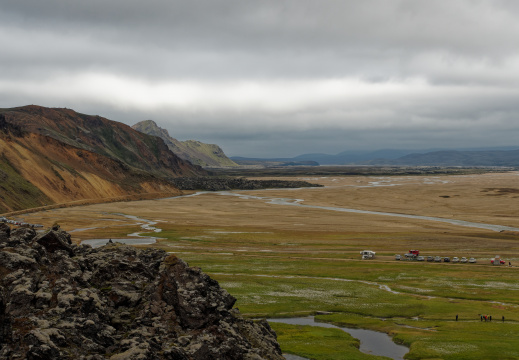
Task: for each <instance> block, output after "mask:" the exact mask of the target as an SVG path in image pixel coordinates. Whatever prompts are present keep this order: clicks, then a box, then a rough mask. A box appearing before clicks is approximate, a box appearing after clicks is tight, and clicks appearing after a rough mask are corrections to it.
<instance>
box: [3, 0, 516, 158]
mask: <svg viewBox="0 0 519 360" xmlns="http://www.w3.org/2000/svg"><path fill="white" fill-rule="evenodd" d="M0 9H1V10H2V11H0V43H1V44H2V45H3V50H2V57H0V66H1V68H2V72H1V76H0V106H2V107H12V106H19V105H26V104H40V105H44V106H55V107H70V108H73V109H75V110H77V111H80V112H84V113H89V114H99V115H102V116H105V117H108V118H111V119H113V120H117V121H121V122H125V123H128V124H130V125H131V124H133V123H135V122H137V121H140V120H143V119H149V118H151V119H154V120H155V121H156V122H157V123H158V124H159V125H161V126H162V127H165V128H167V129H168V130H169V131H170V133H171V135H172V136H174V137H177V138H179V139H181V140H185V139H188V138H194V139H197V140H202V141H206V142H212V143H218V144H219V145H221V146H222V147H223V148H224V150H225V151H226V152H227V153H228V154H230V155H243V156H293V155H298V154H301V153H306V152H327V153H337V152H340V151H343V150H348V149H379V148H388V147H391V148H427V147H466V146H485V145H487V146H498V145H515V144H516V140H515V136H514V135H515V134H516V133H517V130H518V129H517V128H518V127H519V125H517V124H518V122H517V121H516V119H517V118H518V116H517V115H518V114H519V101H517V100H518V98H519V97H518V95H519V90H518V89H519V88H518V86H517V85H518V83H519V50H518V49H517V46H515V43H516V39H517V38H518V35H519V23H518V22H517V21H516V19H517V18H518V15H519V3H517V2H516V1H505V0H503V1H499V0H497V1H496V0H494V1H490V0H458V1H445V0H438V1H422V0H377V1H375V0H365V1H338V0H337V1H332V0H321V1H301V0H298V1H295V0H294V1H274V0H267V1H243V0H239V1H238V0H236V1H230V0H212V1H200V0H190V1H162V0H150V1H147V2H142V1H129V0H124V1H123V0H112V1H109V2H106V1H98V0H90V1H86V2H85V1H84V2H79V1H76V0H74V1H64V0H49V1H45V2H42V1H36V0H33V1H30V0H27V1H19V0H16V1H13V0H7V1H3V2H2V5H0Z"/></svg>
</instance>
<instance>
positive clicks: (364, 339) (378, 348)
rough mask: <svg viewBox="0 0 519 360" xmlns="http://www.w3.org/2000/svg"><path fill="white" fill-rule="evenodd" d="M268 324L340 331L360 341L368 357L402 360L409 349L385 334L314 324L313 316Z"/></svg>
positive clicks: (272, 320)
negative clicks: (306, 326) (375, 356)
mask: <svg viewBox="0 0 519 360" xmlns="http://www.w3.org/2000/svg"><path fill="white" fill-rule="evenodd" d="M268 321H269V322H279V323H283V324H290V325H308V326H319V327H323V328H333V329H340V330H342V331H344V332H347V333H348V334H350V335H351V336H353V337H354V338H356V339H359V340H360V347H359V350H360V351H361V352H363V353H366V354H370V355H379V356H387V357H389V358H391V359H394V360H404V355H405V354H407V352H408V351H409V348H407V347H406V346H403V345H398V344H395V343H394V342H393V340H392V339H391V337H390V336H389V335H387V334H386V333H382V332H378V331H373V330H364V329H351V328H346V327H339V326H335V325H333V324H328V323H321V322H316V321H315V319H314V317H313V316H310V317H300V318H287V319H268ZM285 357H286V358H287V359H304V358H301V357H300V356H298V357H295V358H294V357H291V356H286V355H285Z"/></svg>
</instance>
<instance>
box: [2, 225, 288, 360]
mask: <svg viewBox="0 0 519 360" xmlns="http://www.w3.org/2000/svg"><path fill="white" fill-rule="evenodd" d="M234 302H235V299H234V298H233V297H232V296H231V295H229V293H227V291H225V290H224V289H222V288H220V287H219V285H218V283H217V282H216V281H215V280H213V279H211V278H210V277H209V276H207V275H205V274H204V273H202V272H201V271H200V270H199V269H197V268H191V267H189V266H188V265H187V264H186V263H185V262H184V261H182V260H181V259H179V258H177V257H176V256H174V255H168V254H167V253H165V252H164V251H160V250H154V249H146V250H138V249H136V248H133V247H130V246H125V245H121V244H118V243H115V244H109V245H106V246H104V247H102V248H98V249H93V248H91V247H90V246H88V245H81V246H77V245H73V244H72V243H71V241H70V235H69V234H67V233H66V232H63V231H60V230H59V229H53V230H51V231H48V232H46V233H44V234H37V233H36V232H35V230H34V229H31V228H28V227H22V228H18V229H16V230H12V231H11V229H10V228H9V226H8V225H6V224H0V358H1V359H85V360H87V359H90V360H98V359H111V360H123V359H125V360H131V359H142V360H147V359H171V360H187V359H204V360H205V359H251V360H252V359H283V357H282V355H281V350H280V348H279V345H278V343H277V341H276V335H275V333H274V332H273V331H272V330H271V328H270V327H269V325H268V323H267V322H266V321H260V322H252V321H249V320H246V319H243V318H241V317H240V315H239V312H238V311H237V310H236V309H232V307H233V304H234Z"/></svg>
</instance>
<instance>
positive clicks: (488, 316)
mask: <svg viewBox="0 0 519 360" xmlns="http://www.w3.org/2000/svg"><path fill="white" fill-rule="evenodd" d="M479 316H480V317H481V321H483V320H485V322H487V321H492V315H483V314H479ZM456 321H458V314H456ZM501 321H502V322H505V317H504V316H501Z"/></svg>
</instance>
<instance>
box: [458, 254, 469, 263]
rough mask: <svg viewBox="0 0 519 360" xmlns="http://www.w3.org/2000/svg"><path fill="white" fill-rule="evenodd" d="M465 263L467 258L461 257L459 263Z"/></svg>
mask: <svg viewBox="0 0 519 360" xmlns="http://www.w3.org/2000/svg"><path fill="white" fill-rule="evenodd" d="M467 261H468V260H467V258H466V257H465V256H464V257H462V258H461V260H460V262H462V263H466V262H467Z"/></svg>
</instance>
